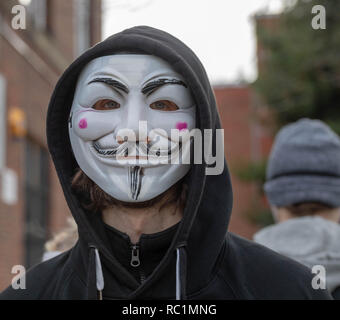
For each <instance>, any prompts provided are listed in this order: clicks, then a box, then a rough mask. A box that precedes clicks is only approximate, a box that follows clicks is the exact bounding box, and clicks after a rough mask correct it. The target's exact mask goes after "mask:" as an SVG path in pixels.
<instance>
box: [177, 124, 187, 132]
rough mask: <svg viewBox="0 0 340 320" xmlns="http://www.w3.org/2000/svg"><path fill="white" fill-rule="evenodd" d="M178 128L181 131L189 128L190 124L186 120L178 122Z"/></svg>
mask: <svg viewBox="0 0 340 320" xmlns="http://www.w3.org/2000/svg"><path fill="white" fill-rule="evenodd" d="M176 129H178V130H179V131H181V130H184V129H188V124H187V123H186V122H177V123H176Z"/></svg>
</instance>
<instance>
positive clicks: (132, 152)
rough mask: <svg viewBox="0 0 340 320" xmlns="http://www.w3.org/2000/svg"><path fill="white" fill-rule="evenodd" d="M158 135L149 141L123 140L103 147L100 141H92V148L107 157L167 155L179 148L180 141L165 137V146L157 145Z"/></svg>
mask: <svg viewBox="0 0 340 320" xmlns="http://www.w3.org/2000/svg"><path fill="white" fill-rule="evenodd" d="M159 140H160V139H159V137H158V139H155V140H154V141H151V142H144V141H124V142H123V143H121V144H119V145H117V146H113V147H110V148H103V147H102V146H101V144H100V142H99V141H98V140H97V141H94V142H93V147H94V149H95V150H96V151H97V152H98V153H99V154H101V155H102V156H108V157H128V156H134V157H136V156H139V157H141V156H145V157H147V156H149V157H150V156H155V157H161V156H169V155H171V154H173V153H174V152H178V151H179V150H180V148H181V142H178V143H175V142H173V141H170V140H169V139H167V140H168V141H167V147H165V146H164V143H162V145H161V146H160V145H159Z"/></svg>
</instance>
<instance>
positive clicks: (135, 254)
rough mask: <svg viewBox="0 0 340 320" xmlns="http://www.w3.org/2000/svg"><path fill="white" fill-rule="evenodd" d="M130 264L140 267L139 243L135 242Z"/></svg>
mask: <svg viewBox="0 0 340 320" xmlns="http://www.w3.org/2000/svg"><path fill="white" fill-rule="evenodd" d="M130 265H131V266H132V267H138V266H139V265H140V260H139V246H138V244H134V245H132V247H131V262H130Z"/></svg>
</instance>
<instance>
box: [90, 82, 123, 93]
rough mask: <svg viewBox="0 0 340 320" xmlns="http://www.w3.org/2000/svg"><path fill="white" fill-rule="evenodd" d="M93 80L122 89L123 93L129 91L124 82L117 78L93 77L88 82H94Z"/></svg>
mask: <svg viewBox="0 0 340 320" xmlns="http://www.w3.org/2000/svg"><path fill="white" fill-rule="evenodd" d="M94 82H102V83H105V84H107V85H109V86H111V87H113V88H115V89H119V90H122V91H124V92H125V93H129V89H128V87H127V86H126V85H125V84H123V83H121V82H119V81H117V80H114V79H112V78H95V79H93V80H91V81H90V82H89V83H88V84H91V83H94Z"/></svg>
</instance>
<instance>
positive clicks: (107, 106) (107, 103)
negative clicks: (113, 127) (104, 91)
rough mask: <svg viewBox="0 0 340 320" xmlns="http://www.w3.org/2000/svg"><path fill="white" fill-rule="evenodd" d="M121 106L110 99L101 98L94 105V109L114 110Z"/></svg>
mask: <svg viewBox="0 0 340 320" xmlns="http://www.w3.org/2000/svg"><path fill="white" fill-rule="evenodd" d="M119 108H120V104H119V103H118V102H116V101H114V100H110V99H103V100H99V101H97V102H96V103H95V104H94V105H93V106H92V109H95V110H114V109H119Z"/></svg>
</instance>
